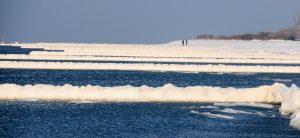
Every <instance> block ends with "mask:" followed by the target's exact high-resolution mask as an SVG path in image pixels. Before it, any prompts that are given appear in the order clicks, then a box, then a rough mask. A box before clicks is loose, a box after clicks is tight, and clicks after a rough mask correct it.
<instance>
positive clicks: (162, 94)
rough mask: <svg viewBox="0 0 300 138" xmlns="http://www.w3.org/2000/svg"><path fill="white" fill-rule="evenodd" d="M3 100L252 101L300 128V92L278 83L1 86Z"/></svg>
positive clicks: (293, 86)
mask: <svg viewBox="0 0 300 138" xmlns="http://www.w3.org/2000/svg"><path fill="white" fill-rule="evenodd" d="M0 99H1V100H63V101H74V100H75V101H77V100H79V101H80V100H83V101H86V100H87V101H98V102H101V101H112V102H208V103H214V102H226V103H227V102H232V103H237V102H238V103H239V102H249V103H257V102H258V103H281V107H280V112H281V113H283V114H288V113H293V115H292V116H291V122H290V125H291V126H293V127H295V128H298V129H300V89H299V88H298V87H297V86H295V85H292V86H291V87H287V86H285V85H284V84H279V83H275V84H274V85H270V86H260V87H256V88H230V87H229V88H221V87H210V86H191V87H176V86H173V85H171V84H167V85H165V86H163V87H158V88H153V87H148V86H141V87H133V86H118V87H101V86H90V85H88V86H81V87H78V86H71V85H63V86H53V85H42V84H38V85H25V86H20V85H15V84H0Z"/></svg>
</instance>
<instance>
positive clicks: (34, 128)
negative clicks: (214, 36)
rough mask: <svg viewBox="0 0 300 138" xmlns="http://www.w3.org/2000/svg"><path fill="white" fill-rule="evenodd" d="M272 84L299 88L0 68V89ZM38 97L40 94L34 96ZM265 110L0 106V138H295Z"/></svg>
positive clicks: (228, 77) (274, 77)
mask: <svg viewBox="0 0 300 138" xmlns="http://www.w3.org/2000/svg"><path fill="white" fill-rule="evenodd" d="M275 82H280V83H283V84H286V85H291V84H296V85H298V86H300V77H299V75H298V74H223V73H174V72H141V71H86V70H85V71H74V70H20V69H1V70H0V84H4V83H12V84H19V85H26V84H51V85H64V84H71V85H75V86H84V85H97V86H107V87H108V86H110V87H113V86H124V85H132V86H136V87H139V86H142V85H147V86H152V87H160V86H163V85H165V84H173V85H176V86H179V87H186V86H214V87H216V86H218V87H235V88H248V87H249V88H250V87H258V86H262V85H272V84H274V83H275ZM41 92H42V91H41ZM278 106H279V105H274V107H273V108H261V107H249V106H222V105H218V104H213V103H129V102H126V103H115V102H108V103H105V102H100V103H93V102H90V101H70V102H61V101H51V102H48V101H0V135H1V137H97V136H98V137H300V131H299V130H296V129H294V128H292V127H290V126H289V121H290V118H289V117H285V116H281V115H280V113H279V112H278Z"/></svg>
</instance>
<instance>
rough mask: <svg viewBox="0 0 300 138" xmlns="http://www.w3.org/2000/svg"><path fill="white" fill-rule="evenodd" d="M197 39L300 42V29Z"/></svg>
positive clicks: (199, 37)
mask: <svg viewBox="0 0 300 138" xmlns="http://www.w3.org/2000/svg"><path fill="white" fill-rule="evenodd" d="M196 39H217V40H254V39H257V40H272V39H274V40H299V39H300V29H297V30H293V29H290V28H289V29H283V30H279V31H277V32H258V33H255V34H251V33H246V34H240V35H230V36H226V35H217V36H214V35H211V34H209V35H198V36H197V37H196Z"/></svg>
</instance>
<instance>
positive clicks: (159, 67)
mask: <svg viewBox="0 0 300 138" xmlns="http://www.w3.org/2000/svg"><path fill="white" fill-rule="evenodd" d="M0 68H22V69H73V70H134V71H172V72H229V73H231V72H239V73H300V66H260V65H256V66H255V65H253V66H239V65H223V64H219V65H180V64H153V63H142V64H128V63H78V62H28V61H22V62H18V61H0Z"/></svg>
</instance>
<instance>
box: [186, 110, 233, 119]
mask: <svg viewBox="0 0 300 138" xmlns="http://www.w3.org/2000/svg"><path fill="white" fill-rule="evenodd" d="M190 113H192V114H197V115H204V116H206V117H209V118H221V119H230V120H231V119H234V117H232V116H227V115H222V114H213V113H210V112H198V111H195V110H192V111H190Z"/></svg>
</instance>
